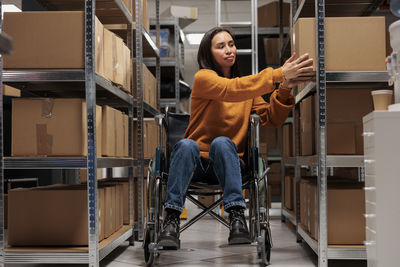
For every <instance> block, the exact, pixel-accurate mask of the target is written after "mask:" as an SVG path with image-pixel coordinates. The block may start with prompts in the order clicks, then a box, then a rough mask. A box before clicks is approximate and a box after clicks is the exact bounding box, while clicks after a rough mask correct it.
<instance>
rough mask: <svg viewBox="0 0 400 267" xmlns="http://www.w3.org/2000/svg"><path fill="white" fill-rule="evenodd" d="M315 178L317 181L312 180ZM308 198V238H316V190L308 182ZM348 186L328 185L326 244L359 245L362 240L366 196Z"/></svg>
mask: <svg viewBox="0 0 400 267" xmlns="http://www.w3.org/2000/svg"><path fill="white" fill-rule="evenodd" d="M315 181H316V180H315ZM309 187H310V191H309V192H310V199H311V206H310V210H311V213H310V215H311V218H310V223H311V225H310V230H311V233H310V234H311V237H312V238H314V239H316V240H318V225H319V224H318V190H317V184H316V182H312V183H309ZM364 194H365V193H364V190H363V189H362V188H359V187H358V188H357V186H351V185H343V184H342V185H339V184H336V185H335V184H332V185H328V199H327V201H328V206H327V213H328V244H329V245H361V244H363V241H364V240H365V218H364V216H363V214H364V213H365V195H364Z"/></svg>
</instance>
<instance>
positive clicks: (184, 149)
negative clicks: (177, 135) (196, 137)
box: [174, 139, 200, 154]
mask: <svg viewBox="0 0 400 267" xmlns="http://www.w3.org/2000/svg"><path fill="white" fill-rule="evenodd" d="M174 152H175V153H177V152H180V153H194V154H200V148H199V146H198V145H197V143H196V142H195V141H193V140H192V139H181V140H179V141H178V142H177V143H176V144H175V147H174Z"/></svg>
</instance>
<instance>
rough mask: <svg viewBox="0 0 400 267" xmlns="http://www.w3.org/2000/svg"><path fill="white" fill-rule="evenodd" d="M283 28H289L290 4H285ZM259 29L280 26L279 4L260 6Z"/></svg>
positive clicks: (276, 2)
mask: <svg viewBox="0 0 400 267" xmlns="http://www.w3.org/2000/svg"><path fill="white" fill-rule="evenodd" d="M282 12H283V13H282V14H283V26H289V16H290V14H289V13H290V4H288V3H283V10H282ZM257 14H258V27H277V26H279V2H278V1H274V2H272V3H269V4H266V5H264V6H260V7H259V8H258V9H257Z"/></svg>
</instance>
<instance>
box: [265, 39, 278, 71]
mask: <svg viewBox="0 0 400 267" xmlns="http://www.w3.org/2000/svg"><path fill="white" fill-rule="evenodd" d="M279 49H280V47H279V38H264V54H265V63H266V64H267V66H271V65H280V63H281V62H280V58H279V54H280V51H279Z"/></svg>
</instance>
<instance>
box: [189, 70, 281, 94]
mask: <svg viewBox="0 0 400 267" xmlns="http://www.w3.org/2000/svg"><path fill="white" fill-rule="evenodd" d="M283 80H284V77H283V74H282V68H279V69H272V68H267V69H264V70H262V71H261V72H259V73H257V74H254V75H249V76H245V77H240V78H233V79H228V78H224V77H221V76H219V75H218V74H217V73H216V72H215V71H212V70H206V69H203V70H200V71H198V72H197V73H196V75H195V77H194V82H193V90H192V97H193V98H194V97H197V98H204V99H213V100H219V101H225V102H240V101H245V100H248V99H253V98H255V97H257V96H261V95H263V94H267V93H269V92H271V91H273V90H274V89H275V83H276V82H279V81H283Z"/></svg>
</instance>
